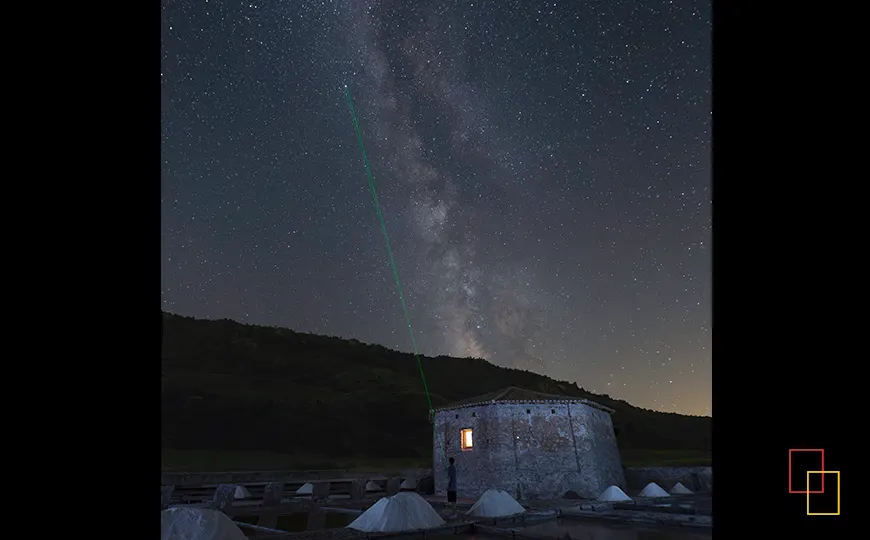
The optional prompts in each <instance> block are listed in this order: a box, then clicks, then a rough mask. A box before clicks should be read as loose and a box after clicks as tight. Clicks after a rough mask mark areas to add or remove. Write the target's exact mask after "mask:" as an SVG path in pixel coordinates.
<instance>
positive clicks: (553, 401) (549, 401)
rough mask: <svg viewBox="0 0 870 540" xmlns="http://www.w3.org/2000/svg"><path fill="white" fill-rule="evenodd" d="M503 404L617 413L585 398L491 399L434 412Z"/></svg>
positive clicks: (440, 408)
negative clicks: (567, 406) (583, 407)
mask: <svg viewBox="0 0 870 540" xmlns="http://www.w3.org/2000/svg"><path fill="white" fill-rule="evenodd" d="M502 403H508V404H513V405H520V404H530V405H532V404H536V405H540V404H544V403H546V404H548V405H560V404H566V403H569V404H570V403H573V404H578V405H586V406H587V407H592V408H593V409H598V410H600V411H604V412H606V413H608V414H613V413H614V412H616V411H615V410H614V409H611V408H610V407H605V406H604V405H602V404H600V403H595V402H594V401H590V400H588V399H585V398H576V399H572V398H566V399H518V400H494V399H491V400H488V401H476V402H472V403H463V404H461V405H445V406H443V407H438V408H436V409H434V411H435V412H436V413H438V412H444V411H458V410H460V409H469V408H472V407H483V406H486V405H500V404H502Z"/></svg>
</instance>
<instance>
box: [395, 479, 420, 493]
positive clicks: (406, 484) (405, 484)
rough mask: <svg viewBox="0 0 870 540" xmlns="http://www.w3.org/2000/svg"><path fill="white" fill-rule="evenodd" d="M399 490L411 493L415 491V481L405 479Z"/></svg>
mask: <svg viewBox="0 0 870 540" xmlns="http://www.w3.org/2000/svg"><path fill="white" fill-rule="evenodd" d="M399 489H407V490H410V491H413V490H415V489H417V481H416V480H415V479H413V478H405V479H404V480H403V481H402V485H400V486H399Z"/></svg>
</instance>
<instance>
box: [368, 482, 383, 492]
mask: <svg viewBox="0 0 870 540" xmlns="http://www.w3.org/2000/svg"><path fill="white" fill-rule="evenodd" d="M380 490H381V486H379V485H378V484H377V482H375V481H374V480H369V481H368V482H366V491H368V492H369V493H371V492H372V491H380Z"/></svg>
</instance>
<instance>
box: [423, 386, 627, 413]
mask: <svg viewBox="0 0 870 540" xmlns="http://www.w3.org/2000/svg"><path fill="white" fill-rule="evenodd" d="M541 401H544V402H551V401H572V402H577V403H583V404H585V405H589V406H590V407H595V408H597V409H601V410H603V411H607V412H610V413H612V412H613V409H611V408H609V407H605V406H604V405H600V404H598V403H595V402H593V401H589V400H588V399H584V398H579V397H575V396H564V395H557V394H545V393H543V392H535V391H533V390H526V389H524V388H517V387H515V386H509V387H507V388H502V389H501V390H497V391H495V392H490V393H489V394H483V395H482V396H477V397H473V398H469V399H463V400H461V401H457V402H455V403H450V404H448V405H444V406H443V407H438V408H437V409H435V410H436V411H444V410H450V409H460V408H463V407H470V406H473V405H485V404H488V403H504V402H541Z"/></svg>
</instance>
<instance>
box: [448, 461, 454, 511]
mask: <svg viewBox="0 0 870 540" xmlns="http://www.w3.org/2000/svg"><path fill="white" fill-rule="evenodd" d="M453 463H454V459H453V458H452V457H451V458H450V466H449V467H447V504H449V505H450V507H451V508H452V509H453V515H452V516H451V517H456V467H455V466H454V465H453Z"/></svg>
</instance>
